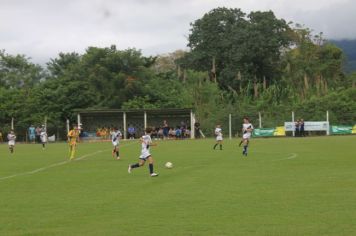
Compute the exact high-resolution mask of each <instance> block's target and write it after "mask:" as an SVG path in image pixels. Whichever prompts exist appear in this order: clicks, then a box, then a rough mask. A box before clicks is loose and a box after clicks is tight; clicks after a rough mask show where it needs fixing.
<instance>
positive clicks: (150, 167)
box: [148, 164, 153, 174]
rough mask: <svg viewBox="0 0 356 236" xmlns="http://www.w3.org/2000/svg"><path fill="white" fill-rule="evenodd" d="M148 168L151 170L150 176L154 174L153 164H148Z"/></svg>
mask: <svg viewBox="0 0 356 236" xmlns="http://www.w3.org/2000/svg"><path fill="white" fill-rule="evenodd" d="M148 167H149V169H150V174H152V173H153V164H148Z"/></svg>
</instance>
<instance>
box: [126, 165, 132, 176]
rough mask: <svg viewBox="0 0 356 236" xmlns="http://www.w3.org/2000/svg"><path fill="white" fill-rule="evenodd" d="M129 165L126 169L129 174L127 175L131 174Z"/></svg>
mask: <svg viewBox="0 0 356 236" xmlns="http://www.w3.org/2000/svg"><path fill="white" fill-rule="evenodd" d="M131 169H132V168H131V165H129V168H128V169H127V172H128V173H129V174H131Z"/></svg>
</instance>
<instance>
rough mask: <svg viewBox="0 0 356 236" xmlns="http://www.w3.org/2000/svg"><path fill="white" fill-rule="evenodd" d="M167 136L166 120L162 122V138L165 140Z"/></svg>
mask: <svg viewBox="0 0 356 236" xmlns="http://www.w3.org/2000/svg"><path fill="white" fill-rule="evenodd" d="M168 134H169V126H168V122H167V121H166V120H164V121H163V138H164V139H167V138H168Z"/></svg>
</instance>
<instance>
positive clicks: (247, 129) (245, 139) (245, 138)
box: [239, 117, 253, 157]
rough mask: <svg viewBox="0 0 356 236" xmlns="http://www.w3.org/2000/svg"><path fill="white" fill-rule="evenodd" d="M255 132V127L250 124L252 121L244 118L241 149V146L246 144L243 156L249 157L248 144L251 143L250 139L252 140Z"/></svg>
mask: <svg viewBox="0 0 356 236" xmlns="http://www.w3.org/2000/svg"><path fill="white" fill-rule="evenodd" d="M252 131H253V126H252V124H251V123H250V119H249V118H248V117H245V118H244V123H243V124H242V133H243V135H242V140H241V142H240V144H239V147H240V146H241V144H244V146H243V148H244V149H243V152H242V155H244V156H246V157H247V148H248V144H249V142H250V138H251V134H252Z"/></svg>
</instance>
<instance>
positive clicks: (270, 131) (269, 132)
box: [253, 128, 276, 137]
mask: <svg viewBox="0 0 356 236" xmlns="http://www.w3.org/2000/svg"><path fill="white" fill-rule="evenodd" d="M275 131H276V129H275V128H263V129H254V130H253V136H254V137H271V136H274V132H275Z"/></svg>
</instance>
